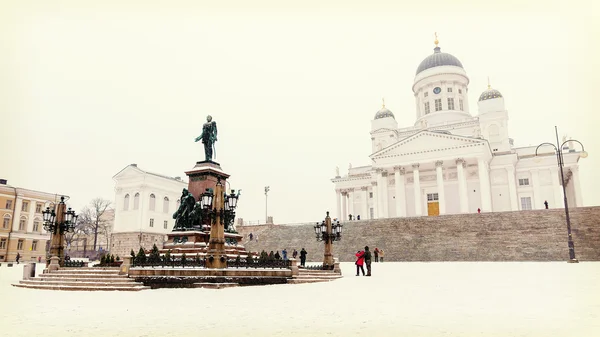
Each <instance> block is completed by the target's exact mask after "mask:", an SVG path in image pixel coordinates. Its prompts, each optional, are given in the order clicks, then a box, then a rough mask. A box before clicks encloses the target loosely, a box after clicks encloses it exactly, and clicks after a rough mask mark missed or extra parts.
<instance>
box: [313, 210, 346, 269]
mask: <svg viewBox="0 0 600 337" xmlns="http://www.w3.org/2000/svg"><path fill="white" fill-rule="evenodd" d="M342 227H343V225H342V224H340V222H339V221H337V222H336V223H335V224H332V223H331V218H330V217H329V212H327V216H326V217H325V220H324V221H322V222H321V223H320V224H319V223H318V222H317V224H316V225H315V226H314V229H315V235H316V237H317V241H324V242H325V254H324V256H323V269H324V270H329V269H333V267H334V262H333V245H332V244H333V241H340V240H341V239H342Z"/></svg>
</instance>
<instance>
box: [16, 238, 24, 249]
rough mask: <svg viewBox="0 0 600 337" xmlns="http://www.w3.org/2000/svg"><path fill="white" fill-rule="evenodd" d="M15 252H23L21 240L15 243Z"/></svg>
mask: <svg viewBox="0 0 600 337" xmlns="http://www.w3.org/2000/svg"><path fill="white" fill-rule="evenodd" d="M17 250H23V240H19V241H18V242H17Z"/></svg>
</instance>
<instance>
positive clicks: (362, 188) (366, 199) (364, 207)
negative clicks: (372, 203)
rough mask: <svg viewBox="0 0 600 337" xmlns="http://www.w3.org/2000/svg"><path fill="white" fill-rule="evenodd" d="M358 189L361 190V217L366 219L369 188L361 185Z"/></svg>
mask: <svg viewBox="0 0 600 337" xmlns="http://www.w3.org/2000/svg"><path fill="white" fill-rule="evenodd" d="M360 190H361V191H362V192H363V200H364V201H363V204H362V206H363V207H362V214H360V216H361V219H363V220H366V219H368V218H369V188H368V187H361V188H360Z"/></svg>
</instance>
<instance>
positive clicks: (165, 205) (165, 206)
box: [163, 197, 169, 213]
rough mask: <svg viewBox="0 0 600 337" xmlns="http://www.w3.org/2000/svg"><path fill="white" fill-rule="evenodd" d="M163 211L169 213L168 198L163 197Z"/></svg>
mask: <svg viewBox="0 0 600 337" xmlns="http://www.w3.org/2000/svg"><path fill="white" fill-rule="evenodd" d="M163 213H169V198H167V197H165V198H164V199H163Z"/></svg>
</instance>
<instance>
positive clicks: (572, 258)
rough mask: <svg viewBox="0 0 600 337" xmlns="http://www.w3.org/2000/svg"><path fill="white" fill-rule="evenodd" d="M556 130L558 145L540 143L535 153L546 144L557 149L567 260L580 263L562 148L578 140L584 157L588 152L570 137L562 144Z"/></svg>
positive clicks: (555, 128) (555, 129)
mask: <svg viewBox="0 0 600 337" xmlns="http://www.w3.org/2000/svg"><path fill="white" fill-rule="evenodd" d="M554 131H555V132H556V145H554V144H552V143H542V144H540V145H538V147H537V148H536V149H535V155H536V157H537V155H538V149H539V148H540V147H541V146H544V145H549V146H552V147H553V148H554V150H555V151H556V159H557V161H558V168H559V169H560V181H561V185H562V190H563V200H564V204H565V217H566V220H567V234H568V244H569V261H567V262H569V263H578V262H579V261H578V260H577V259H576V258H575V244H574V243H573V236H572V235H571V218H570V217H569V203H568V201H567V189H566V186H565V178H564V174H563V166H564V165H565V162H564V158H563V152H562V149H563V146H564V145H565V144H566V143H568V142H576V143H579V145H581V157H582V158H585V157H587V152H585V149H584V147H583V144H581V142H580V141H578V140H575V139H569V140H566V141H564V142H563V143H562V144H560V142H559V140H558V128H557V127H556V126H555V127H554Z"/></svg>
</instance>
